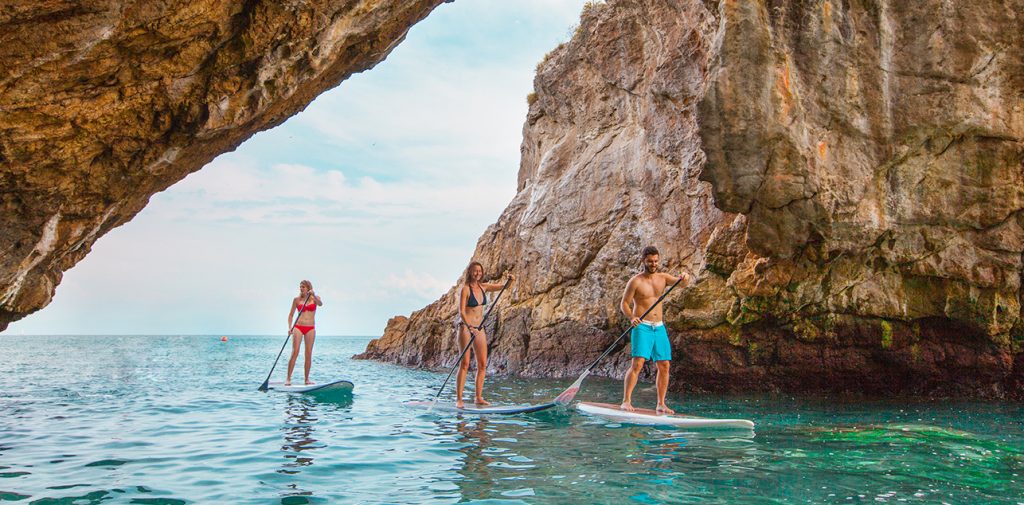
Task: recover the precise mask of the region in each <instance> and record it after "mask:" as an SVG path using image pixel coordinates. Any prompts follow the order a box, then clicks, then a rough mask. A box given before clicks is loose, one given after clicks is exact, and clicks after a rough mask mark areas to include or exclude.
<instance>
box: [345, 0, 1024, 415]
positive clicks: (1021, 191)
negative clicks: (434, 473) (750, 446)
mask: <svg viewBox="0 0 1024 505" xmlns="http://www.w3.org/2000/svg"><path fill="white" fill-rule="evenodd" d="M1020 12H1024V2H1022V1H1020V0H1014V1H1011V2H1000V1H995V0H984V1H980V2H970V3H966V2H961V3H956V2H954V3H950V2H940V1H938V0H926V1H922V2H909V3H907V2H891V1H888V0H877V1H876V0H867V1H854V2H835V1H829V0H812V1H809V2H795V1H783V0H775V1H771V2H733V1H722V2H712V1H703V2H702V1H699V0H672V1H653V0H609V1H608V2H607V3H592V4H589V5H588V7H587V8H586V9H584V12H583V14H582V17H581V22H580V26H579V29H578V30H577V32H576V34H575V36H574V37H573V38H572V40H571V41H570V42H568V43H567V44H564V45H563V46H560V47H559V48H557V49H555V50H554V51H553V52H552V53H551V54H550V55H549V56H548V57H547V58H546V59H545V60H544V61H543V62H542V63H541V64H540V65H539V67H538V74H537V76H536V79H535V81H534V86H535V94H534V95H531V97H530V101H531V106H530V110H529V116H528V117H527V121H526V124H525V126H524V129H523V144H522V161H521V165H520V171H519V188H518V189H519V192H518V194H517V195H516V197H515V198H514V200H513V201H512V202H511V204H510V205H509V207H508V208H507V209H506V210H505V211H504V213H503V214H502V215H501V217H500V218H499V220H498V222H497V223H495V224H494V225H492V226H491V227H490V228H489V229H488V230H487V231H486V232H485V233H484V235H483V237H481V239H480V241H479V242H478V244H477V249H476V251H475V252H474V254H473V257H474V258H476V259H479V260H481V261H483V262H484V264H485V265H487V266H488V267H489V268H490V269H491V272H492V274H494V275H497V274H499V273H501V272H504V271H515V272H516V274H517V275H518V277H519V280H518V282H517V283H516V285H515V287H514V289H513V290H512V292H511V293H510V295H506V296H507V298H506V302H503V304H504V307H505V308H504V310H503V312H502V314H501V317H500V323H499V325H498V327H497V328H496V329H495V331H494V335H492V339H491V367H492V369H493V370H492V371H494V372H498V373H515V374H523V375H535V376H536V375H546V376H571V375H574V374H576V373H578V372H579V371H580V369H581V368H582V367H583V366H584V365H585V364H586V363H587V362H589V361H590V360H592V359H594V358H595V357H596V356H597V355H598V354H600V352H601V351H603V349H604V348H605V346H606V345H608V343H610V342H611V341H612V340H613V339H614V338H615V336H617V335H618V333H619V332H621V331H622V330H623V329H624V328H625V322H624V320H623V318H622V316H621V315H620V314H619V313H618V310H617V303H618V299H619V295H620V290H621V289H622V287H623V285H624V283H625V281H626V280H627V279H628V277H629V276H630V275H631V273H632V272H634V271H635V269H636V265H637V254H638V252H639V250H640V248H641V247H642V246H644V245H647V244H655V245H658V246H659V247H660V248H661V250H662V257H663V258H664V259H665V260H667V267H668V268H669V269H670V270H676V269H679V268H689V269H693V270H695V271H697V272H698V282H697V283H696V284H695V285H694V286H692V287H689V288H687V289H685V290H683V291H682V292H680V293H678V294H674V295H673V296H672V299H671V301H670V302H669V303H668V307H667V309H668V322H669V325H670V327H671V333H672V334H673V344H674V346H675V348H676V350H677V357H676V359H675V364H674V382H673V384H674V385H675V387H677V388H679V389H683V390H718V391H732V390H777V389H782V390H789V391H840V390H853V391H866V392H871V393H880V394H908V393H936V394H954V395H958V394H963V395H977V396H992V397H1001V396H1011V397H1018V398H1019V397H1021V396H1024V393H1022V391H1021V388H1020V386H1021V385H1022V384H1024V369H1022V368H1021V363H1022V362H1024V360H1022V358H1021V356H1022V353H1021V347H1022V339H1024V317H1022V309H1021V278H1022V273H1024V264H1022V261H1024V213H1022V209H1024V66H1022V65H1024V63H1022V61H1024V60H1022V59H1021V58H1020V54H1022V51H1024V35H1022V34H1024V19H1022V18H1021V17H1020V14H1019V13H1020ZM454 289H455V288H453V291H452V292H450V293H448V294H446V295H445V296H444V297H442V298H441V299H440V300H438V301H437V302H435V303H433V304H431V305H430V306H428V307H426V308H425V309H423V310H421V311H418V312H415V313H413V314H412V316H411V317H409V318H396V319H394V320H392V321H391V323H389V325H388V329H387V331H386V332H385V337H383V338H382V339H379V340H375V341H373V342H371V343H370V345H369V346H368V348H367V351H366V353H364V355H363V356H364V357H369V358H375V359H382V360H388V361H395V362H399V363H403V364H408V365H419V366H439V365H450V364H451V363H453V362H454V358H455V355H456V350H455V340H454V337H453V333H452V330H451V325H450V321H451V319H452V318H453V317H454V315H455V301H454ZM625 354H626V353H624V352H619V353H616V354H614V355H613V356H614V358H612V359H610V360H608V361H607V362H606V363H605V364H603V366H602V367H601V368H599V372H602V373H605V374H608V375H619V374H620V373H621V372H622V370H623V368H624V364H625V361H626V357H625Z"/></svg>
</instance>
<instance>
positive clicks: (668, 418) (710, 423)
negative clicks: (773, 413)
mask: <svg viewBox="0 0 1024 505" xmlns="http://www.w3.org/2000/svg"><path fill="white" fill-rule="evenodd" d="M576 408H577V409H579V410H580V411H582V412H585V413H587V414H590V415H594V416H599V417H603V418H605V419H610V420H613V421H617V422H620V423H628V424H645V425H651V426H679V427H683V428H743V429H754V423H753V422H752V421H748V420H746V419H713V418H708V417H696V416H687V415H680V414H659V413H657V412H655V411H653V410H651V409H636V410H634V411H633V412H629V411H625V410H622V409H620V408H619V406H618V405H613V404H611V403H592V402H580V403H577V404H576Z"/></svg>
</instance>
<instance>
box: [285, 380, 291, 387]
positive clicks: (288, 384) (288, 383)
mask: <svg viewBox="0 0 1024 505" xmlns="http://www.w3.org/2000/svg"><path fill="white" fill-rule="evenodd" d="M284 385H285V386H291V385H292V380H291V379H288V380H286V381H284Z"/></svg>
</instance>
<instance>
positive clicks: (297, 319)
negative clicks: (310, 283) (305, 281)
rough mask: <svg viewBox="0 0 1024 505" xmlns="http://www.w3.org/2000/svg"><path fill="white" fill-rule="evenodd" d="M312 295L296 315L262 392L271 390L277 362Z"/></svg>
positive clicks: (307, 296) (307, 297)
mask: <svg viewBox="0 0 1024 505" xmlns="http://www.w3.org/2000/svg"><path fill="white" fill-rule="evenodd" d="M312 295H313V293H310V294H308V295H306V301H304V302H302V308H301V309H299V313H298V314H296V316H295V321H294V322H293V323H292V327H291V328H289V329H288V336H287V337H285V338H284V344H281V350H280V351H277V357H276V358H274V365H273V366H271V367H270V373H268V374H267V380H265V381H263V384H261V385H260V387H259V390H260V391H263V392H264V393H266V392H267V389H269V388H270V376H271V375H274V368H276V367H277V362H278V360H280V359H281V353H283V352H284V348H285V346H287V345H288V339H290V338H292V330H294V329H295V324H296V323H298V322H299V316H301V315H302V311H304V310H306V304H307V303H309V297H310V296H312Z"/></svg>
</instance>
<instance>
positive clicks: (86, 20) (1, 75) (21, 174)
mask: <svg viewBox="0 0 1024 505" xmlns="http://www.w3.org/2000/svg"><path fill="white" fill-rule="evenodd" d="M441 2H442V0H349V1H326V0H323V1H313V2H261V1H246V2H237V1H231V0H191V1H147V2H128V3H125V2H116V1H110V0H106V1H105V0H87V1H74V2H71V1H61V0H46V1H35V2H15V3H14V4H5V5H3V6H0V168H2V171H0V176H2V179H0V208H2V212H3V214H2V218H0V251H3V254H2V256H0V330H2V329H4V328H6V326H7V324H8V323H9V322H11V321H14V320H17V319H20V318H21V317H24V316H25V315H26V314H29V313H31V312H33V311H35V310H38V309H40V308H42V307H43V306H45V305H46V304H47V303H49V301H50V298H51V297H52V296H53V291H54V287H55V286H56V285H57V284H58V283H59V282H60V279H61V275H62V272H63V271H64V270H67V269H68V268H70V267H71V266H73V265H74V264H75V263H77V262H78V261H79V260H81V259H82V258H83V257H84V256H85V255H86V254H87V253H88V251H89V249H90V247H91V245H92V243H93V242H94V241H95V240H96V239H97V238H98V237H99V236H101V235H103V234H104V233H106V232H107V231H109V230H110V229H112V228H114V227H116V226H118V225H121V224H123V223H125V222H127V221H128V220H130V219H131V218H132V217H133V216H134V215H135V214H136V213H137V212H138V211H139V210H141V209H142V207H143V206H145V204H146V203H147V202H148V200H149V197H150V195H152V194H154V193H156V192H158V191H162V190H164V189H166V188H167V187H168V186H170V185H171V184H173V183H175V182H177V181H178V180H180V179H182V178H183V177H185V176H186V175H187V174H189V173H190V172H193V171H195V170H198V169H199V168H200V167H202V166H203V165H205V164H206V163H207V162H209V161H210V160H212V159H213V158H214V157H215V156H217V155H218V154H220V153H223V152H226V151H230V150H232V149H234V148H235V147H237V146H238V144H240V143H241V142H242V141H244V140H245V139H247V138H248V137H250V136H251V135H252V134H254V133H256V132H258V131H260V130H264V129H267V128H270V127H273V126H275V125H277V124H279V123H281V122H282V121H284V120H285V119H287V118H288V117H289V116H291V115H292V114H294V113H296V112H298V111H300V110H301V109H302V108H304V107H305V106H306V104H308V103H309V102H310V101H312V100H313V98H315V97H316V96H317V95H319V94H320V93H322V92H323V91H325V90H327V89H329V88H331V87H333V86H336V85H337V84H338V83H339V82H341V81H342V80H343V79H344V78H346V77H348V76H349V75H351V74H353V73H355V72H359V71H362V70H366V69H367V68H370V67H372V66H373V65H374V64H376V63H377V62H379V61H381V60H383V59H384V57H385V56H387V54H388V53H389V52H390V51H391V49H392V48H393V47H394V46H395V45H396V44H397V43H398V42H400V41H401V40H402V38H403V37H404V35H405V33H406V31H407V30H408V29H409V27H410V26H412V25H413V24H414V23H415V22H417V21H419V20H420V19H422V18H424V17H425V16H426V15H427V14H428V13H429V12H430V11H431V10H432V9H433V8H434V7H436V6H437V5H438V4H440V3H441Z"/></svg>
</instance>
